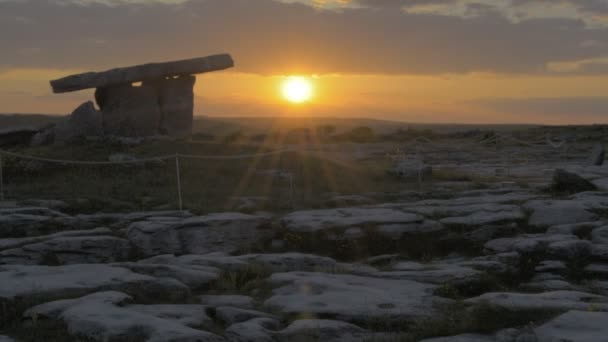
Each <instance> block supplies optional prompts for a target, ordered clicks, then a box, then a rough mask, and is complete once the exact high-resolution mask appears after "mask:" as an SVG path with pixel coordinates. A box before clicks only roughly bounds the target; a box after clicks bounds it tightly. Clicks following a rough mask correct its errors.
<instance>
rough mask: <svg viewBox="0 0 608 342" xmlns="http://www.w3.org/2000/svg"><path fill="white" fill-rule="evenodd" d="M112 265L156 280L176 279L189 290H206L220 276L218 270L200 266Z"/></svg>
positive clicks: (130, 263) (134, 263)
mask: <svg viewBox="0 0 608 342" xmlns="http://www.w3.org/2000/svg"><path fill="white" fill-rule="evenodd" d="M113 265H115V266H118V267H123V268H127V269H129V270H131V271H133V272H136V273H140V274H145V275H149V276H153V277H157V278H172V279H177V280H178V281H180V282H182V283H184V284H185V285H187V286H188V287H189V288H190V289H201V288H206V287H207V286H208V285H209V284H211V283H212V282H214V281H215V280H217V278H219V274H220V270H219V269H217V268H215V267H209V266H202V265H166V264H151V263H141V262H123V263H116V264H113Z"/></svg>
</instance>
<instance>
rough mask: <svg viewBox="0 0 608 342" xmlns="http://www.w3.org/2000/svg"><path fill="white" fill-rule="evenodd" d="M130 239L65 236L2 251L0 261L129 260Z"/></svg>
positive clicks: (85, 261) (73, 262)
mask: <svg viewBox="0 0 608 342" xmlns="http://www.w3.org/2000/svg"><path fill="white" fill-rule="evenodd" d="M130 251H131V246H130V244H129V241H127V240H125V239H121V238H117V237H114V236H65V237H55V238H52V239H49V240H47V241H42V242H38V243H33V244H29V245H25V246H22V247H19V248H14V249H8V250H4V251H1V252H0V264H17V265H40V264H45V263H47V264H48V263H49V262H50V263H51V264H59V265H68V264H87V263H105V262H114V261H121V260H126V259H127V258H128V257H129V253H130Z"/></svg>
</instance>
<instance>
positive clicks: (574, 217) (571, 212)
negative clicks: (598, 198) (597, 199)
mask: <svg viewBox="0 0 608 342" xmlns="http://www.w3.org/2000/svg"><path fill="white" fill-rule="evenodd" d="M524 208H526V209H527V210H529V211H531V212H532V215H530V219H529V220H528V224H529V225H531V226H537V227H548V226H556V225H560V224H570V223H580V222H589V221H596V220H597V219H599V216H598V215H596V214H595V213H593V212H591V211H589V209H594V206H593V205H588V204H587V203H584V201H576V200H532V201H529V202H527V203H526V204H525V205H524Z"/></svg>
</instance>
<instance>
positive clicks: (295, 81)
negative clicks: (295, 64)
mask: <svg viewBox="0 0 608 342" xmlns="http://www.w3.org/2000/svg"><path fill="white" fill-rule="evenodd" d="M281 89H282V92H283V97H285V99H287V100H288V101H290V102H293V103H302V102H306V101H308V100H310V99H311V98H312V83H311V82H310V80H308V79H306V78H305V77H295V76H294V77H289V78H288V79H287V80H285V81H284V82H283V85H282V86H281Z"/></svg>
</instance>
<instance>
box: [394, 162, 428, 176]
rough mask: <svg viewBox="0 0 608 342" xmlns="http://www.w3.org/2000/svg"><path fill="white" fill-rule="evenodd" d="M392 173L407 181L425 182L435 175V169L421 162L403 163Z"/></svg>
mask: <svg viewBox="0 0 608 342" xmlns="http://www.w3.org/2000/svg"><path fill="white" fill-rule="evenodd" d="M390 173H391V174H393V175H395V176H397V177H400V178H403V179H406V180H425V179H428V178H430V177H431V176H432V175H433V167H432V166H429V165H425V164H424V163H422V162H419V161H402V162H399V163H398V164H397V165H396V166H395V167H394V168H393V169H392V170H391V171H390Z"/></svg>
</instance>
